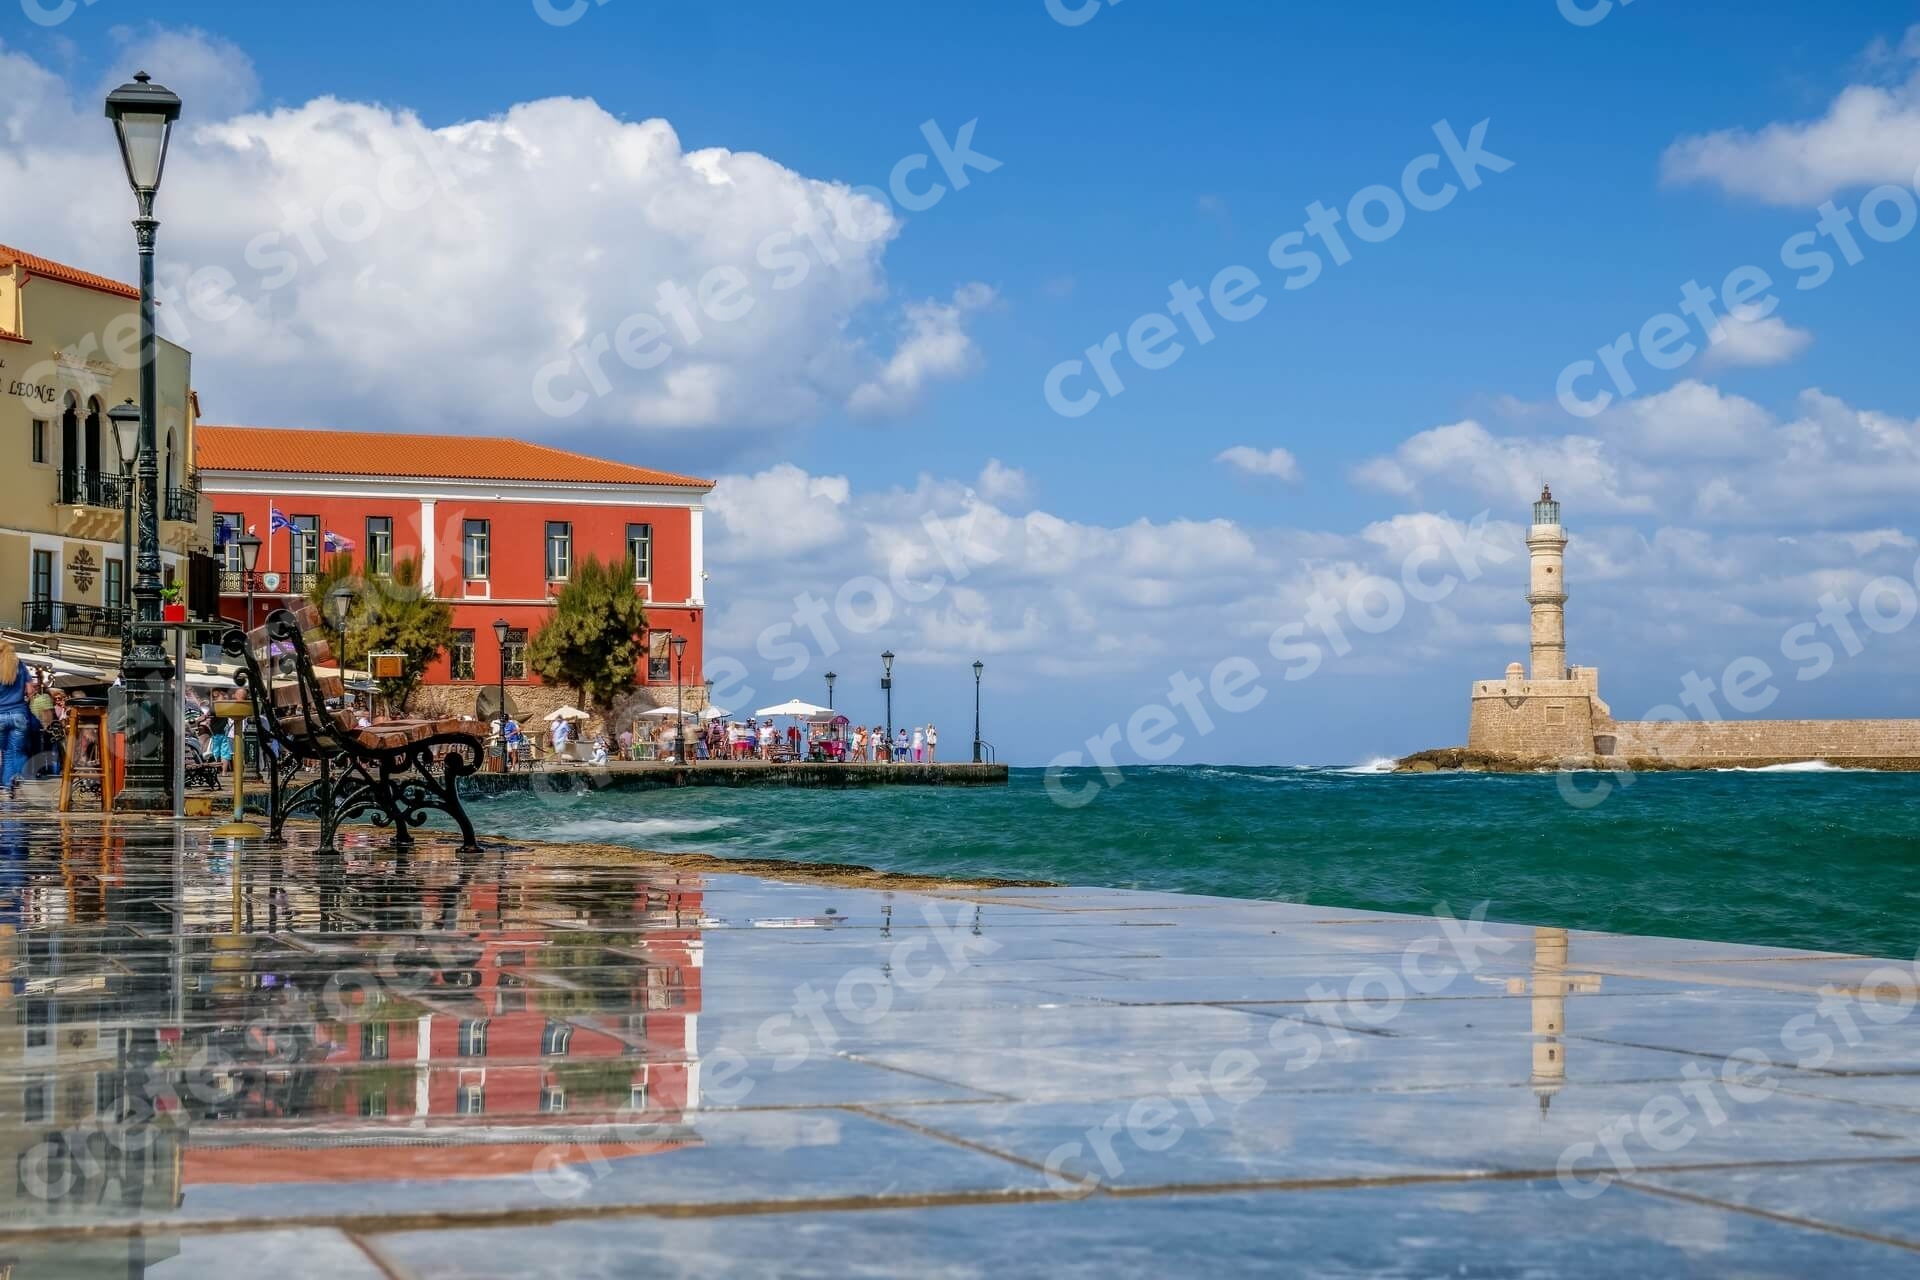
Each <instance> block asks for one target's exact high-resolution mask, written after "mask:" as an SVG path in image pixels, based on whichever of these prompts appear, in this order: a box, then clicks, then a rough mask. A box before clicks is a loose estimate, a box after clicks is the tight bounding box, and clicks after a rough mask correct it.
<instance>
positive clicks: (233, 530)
mask: <svg viewBox="0 0 1920 1280" xmlns="http://www.w3.org/2000/svg"><path fill="white" fill-rule="evenodd" d="M213 519H214V523H216V524H221V525H225V526H226V530H227V545H226V546H224V547H222V548H221V549H220V555H221V560H220V567H221V568H222V569H224V570H225V571H226V572H228V573H245V572H246V570H247V566H246V562H245V561H243V560H241V558H240V539H241V538H242V537H244V536H245V534H246V529H247V518H246V517H245V516H243V515H241V514H240V513H239V512H238V511H222V512H221V513H220V514H218V515H216V516H214V518H213Z"/></svg>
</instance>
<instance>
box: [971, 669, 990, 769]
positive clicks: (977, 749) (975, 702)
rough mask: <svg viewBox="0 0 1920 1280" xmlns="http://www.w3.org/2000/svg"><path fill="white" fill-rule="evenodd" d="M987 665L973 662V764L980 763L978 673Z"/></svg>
mask: <svg viewBox="0 0 1920 1280" xmlns="http://www.w3.org/2000/svg"><path fill="white" fill-rule="evenodd" d="M986 669H987V664H986V663H984V662H982V661H980V660H979V659H978V658H976V659H974V662H973V762H974V763H975V764H979V763H980V673H981V672H983V671H985V670H986Z"/></svg>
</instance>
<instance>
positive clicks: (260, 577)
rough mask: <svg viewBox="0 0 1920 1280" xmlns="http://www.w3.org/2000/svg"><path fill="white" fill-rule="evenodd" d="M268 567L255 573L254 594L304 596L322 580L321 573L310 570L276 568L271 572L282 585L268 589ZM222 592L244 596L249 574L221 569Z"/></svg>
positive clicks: (224, 594)
mask: <svg viewBox="0 0 1920 1280" xmlns="http://www.w3.org/2000/svg"><path fill="white" fill-rule="evenodd" d="M268 572H269V571H268V570H266V569H256V570H255V571H254V573H253V594H255V595H257V596H304V595H305V594H307V592H309V591H311V590H312V589H313V584H314V583H316V582H318V581H319V580H320V575H319V574H317V573H309V572H304V571H301V572H295V571H293V570H289V569H275V570H272V571H271V572H272V573H273V575H274V576H275V577H277V578H278V579H279V580H280V585H278V586H277V587H274V588H273V589H272V590H268V588H267V584H266V582H265V579H266V577H267V574H268ZM220 594H221V595H223V596H243V595H245V594H247V575H246V574H245V573H244V572H241V571H240V570H237V569H223V570H221V571H220Z"/></svg>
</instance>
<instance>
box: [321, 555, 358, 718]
mask: <svg viewBox="0 0 1920 1280" xmlns="http://www.w3.org/2000/svg"><path fill="white" fill-rule="evenodd" d="M327 604H328V606H329V607H330V608H331V609H332V610H333V633H334V634H335V635H337V636H339V637H340V705H341V706H343V707H351V706H352V705H353V699H352V698H351V697H350V696H348V693H347V619H348V618H349V617H351V616H352V614H353V588H352V587H349V586H348V585H347V584H346V583H344V582H343V583H341V584H340V585H339V586H337V587H335V588H334V589H333V590H331V591H329V592H327Z"/></svg>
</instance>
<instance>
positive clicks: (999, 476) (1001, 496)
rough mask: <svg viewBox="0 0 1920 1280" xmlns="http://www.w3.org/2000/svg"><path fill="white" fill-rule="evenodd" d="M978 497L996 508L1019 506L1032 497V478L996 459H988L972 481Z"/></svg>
mask: <svg viewBox="0 0 1920 1280" xmlns="http://www.w3.org/2000/svg"><path fill="white" fill-rule="evenodd" d="M974 487H975V488H977V489H979V490H980V496H981V497H983V498H985V499H986V500H987V501H988V502H991V503H994V504H996V505H998V506H1007V505H1009V504H1015V505H1017V504H1019V503H1022V502H1025V501H1027V499H1029V498H1031V497H1032V496H1033V477H1032V476H1029V475H1028V474H1027V473H1026V472H1024V471H1022V470H1021V469H1020V468H1018V467H1010V466H1008V465H1007V464H1006V463H1004V462H1002V461H1000V459H998V458H988V459H987V465H986V466H984V467H982V468H981V469H980V478H979V479H978V480H976V481H974Z"/></svg>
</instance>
